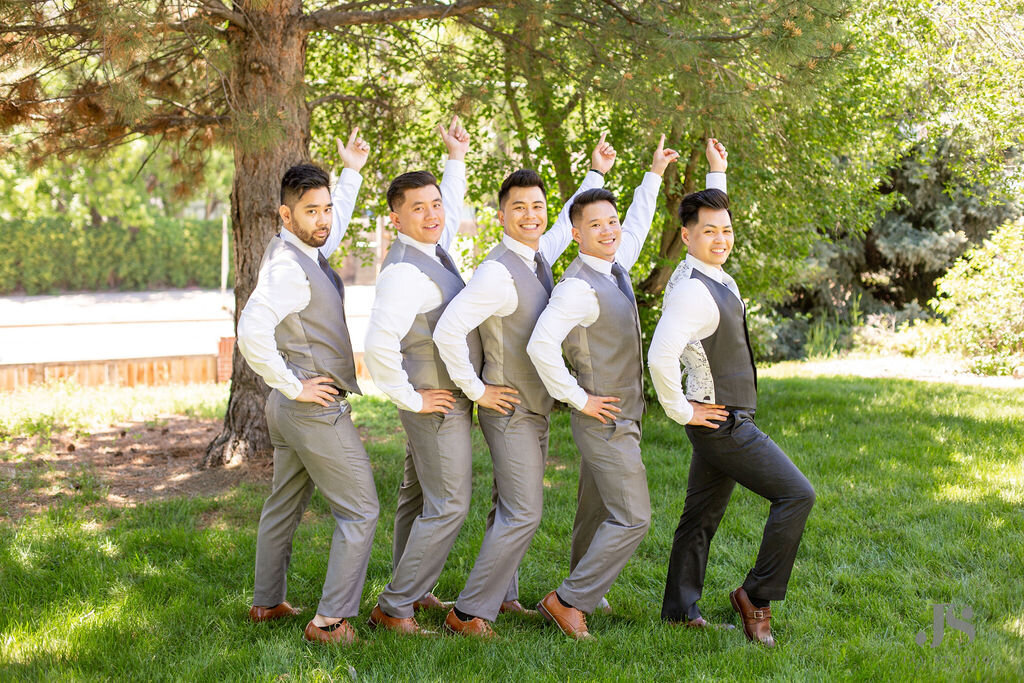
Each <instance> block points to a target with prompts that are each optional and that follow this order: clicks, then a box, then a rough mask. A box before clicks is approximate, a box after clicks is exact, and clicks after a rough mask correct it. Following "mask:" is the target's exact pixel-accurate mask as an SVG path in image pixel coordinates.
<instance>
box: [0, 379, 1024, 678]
mask: <svg viewBox="0 0 1024 683" xmlns="http://www.w3.org/2000/svg"><path fill="white" fill-rule="evenodd" d="M760 399H761V405H762V408H761V410H760V411H759V413H758V422H759V424H760V426H761V427H762V428H763V429H764V430H765V431H767V432H768V433H769V434H770V435H772V436H773V437H774V439H775V440H776V441H777V442H778V443H779V444H780V445H781V446H782V447H783V449H785V450H786V452H787V453H789V455H790V457H791V458H792V459H793V460H794V461H795V462H796V463H797V465H798V466H799V467H800V468H801V469H802V470H803V471H804V473H805V474H806V475H807V477H808V478H809V479H810V480H811V482H812V483H813V484H814V486H815V488H816V490H817V494H818V499H817V501H818V502H817V505H816V506H815V508H814V510H813V511H812V513H811V517H810V520H809V522H808V525H807V530H806V533H805V535H804V540H803V543H802V545H801V548H800V552H799V554H798V556H797V563H796V568H795V570H794V572H793V579H792V581H791V583H790V587H789V596H788V598H787V600H785V601H784V602H782V603H774V604H773V611H774V617H775V618H774V620H773V627H774V631H775V634H776V638H777V640H778V641H779V643H780V646H779V647H778V648H777V649H775V650H774V651H769V650H765V649H763V648H760V647H756V646H752V645H748V644H747V643H746V641H745V640H744V638H743V635H742V633H741V632H740V631H738V630H736V631H731V632H711V633H703V632H693V631H690V630H685V629H679V628H674V627H671V626H667V625H663V624H662V623H661V622H660V621H659V619H658V615H659V611H660V606H661V595H662V590H663V582H664V578H665V571H666V562H667V555H668V551H669V547H670V544H671V539H672V533H673V530H674V528H675V525H676V522H677V521H678V516H679V514H680V513H681V512H682V506H683V493H684V489H685V484H686V473H687V467H688V464H689V457H690V447H689V443H688V442H687V441H686V437H685V434H684V432H683V430H682V428H680V427H678V426H677V425H675V424H674V423H672V422H670V421H669V420H667V419H666V418H665V416H664V415H663V413H661V411H660V409H659V408H658V407H656V406H655V407H654V408H653V409H652V411H651V413H650V414H649V415H648V417H647V419H646V420H645V424H644V442H643V444H644V458H645V462H646V464H647V473H648V480H649V482H650V488H651V502H652V504H653V506H654V517H653V520H654V521H653V524H652V526H651V531H650V533H649V534H648V536H647V538H646V539H645V540H644V542H643V543H642V544H641V546H640V548H639V550H638V551H637V553H636V555H635V556H634V557H633V559H632V560H631V561H630V562H629V564H628V565H627V567H626V569H625V571H624V572H623V574H622V576H621V577H620V578H619V580H618V581H616V583H615V585H614V586H613V587H612V589H611V592H610V594H609V596H608V597H609V601H610V602H611V604H612V606H613V608H614V614H613V615H612V616H599V615H595V616H593V617H591V618H590V620H589V621H590V626H591V631H592V632H593V633H594V634H595V636H596V638H594V639H593V640H592V641H591V642H586V643H576V642H571V641H569V640H568V639H566V638H565V637H564V636H562V635H561V634H560V633H559V632H558V631H557V630H556V629H555V628H553V627H552V626H550V625H547V624H545V623H543V622H542V621H538V620H530V619H523V618H518V617H513V616H502V617H499V619H498V621H497V624H496V626H495V628H496V630H497V631H498V633H499V634H500V635H501V636H502V637H501V640H500V641H498V642H492V643H484V642H478V641H473V640H463V639H456V638H451V637H439V638H436V639H431V640H421V639H413V638H402V637H398V636H394V635H393V634H390V633H375V632H371V631H370V630H369V628H367V627H366V625H365V618H366V616H367V615H368V613H369V611H370V609H371V608H372V607H373V605H374V602H375V599H376V595H377V593H378V592H379V591H380V590H381V589H382V588H383V587H384V585H385V584H386V583H387V581H388V580H389V573H390V566H391V558H390V547H391V524H392V516H393V513H394V504H395V496H396V492H397V488H398V484H399V478H400V476H401V458H402V449H403V444H402V439H401V429H400V426H399V423H398V419H397V416H396V414H395V411H394V408H392V407H391V406H390V405H387V404H386V403H384V402H383V401H381V400H379V399H374V398H363V399H360V400H358V401H357V402H356V403H355V404H354V407H355V421H356V423H357V424H358V425H362V426H365V427H367V428H368V429H369V431H370V434H371V438H370V439H369V440H368V443H367V449H368V451H369V453H370V456H371V458H372V460H373V462H374V467H375V473H376V478H377V488H378V492H379V494H380V501H381V518H380V524H379V526H378V530H377V537H376V542H375V544H374V550H373V556H372V558H371V561H370V568H369V574H368V578H367V583H366V589H365V592H364V594H363V604H362V610H361V612H360V618H359V619H358V620H357V622H356V629H357V631H358V632H359V635H360V636H361V637H362V639H363V642H362V643H361V644H359V645H357V646H354V647H350V648H332V647H324V646H313V645H308V644H306V643H305V642H304V641H303V640H302V638H301V631H302V628H303V626H304V625H305V622H306V619H307V618H309V617H310V616H312V613H313V611H315V606H316V603H317V600H318V598H319V595H320V588H321V582H322V580H323V576H324V572H325V565H326V561H327V551H328V546H329V543H330V535H331V527H332V524H333V522H332V519H331V517H330V515H329V513H328V510H327V507H326V505H325V504H324V502H323V500H322V499H321V498H320V497H319V495H317V496H316V497H314V500H313V505H312V507H311V510H310V512H309V513H308V514H307V519H306V520H305V521H304V523H303V524H302V525H300V527H299V531H298V533H297V535H296V538H295V552H294V555H293V558H292V567H291V572H290V577H289V593H288V597H289V600H290V601H291V602H292V604H295V605H299V606H303V607H305V608H306V613H305V614H304V615H303V616H301V617H298V618H296V619H294V620H290V621H285V622H284V623H274V624H264V625H253V624H251V623H249V622H248V620H247V619H246V616H245V615H246V610H247V609H248V607H249V604H250V601H251V597H252V572H253V557H254V551H255V543H256V524H257V519H258V517H259V512H260V507H261V505H262V502H263V497H264V496H265V494H266V492H267V488H266V487H262V486H251V485H249V486H242V487H239V488H237V489H234V490H232V491H231V492H230V493H229V494H227V495H223V496H220V497H217V498H195V499H175V500H171V501H166V502H161V503H151V504H146V505H142V506H139V507H137V508H132V509H113V508H107V507H104V506H101V505H98V504H96V502H95V496H93V497H92V498H89V497H82V498H81V499H78V498H76V497H74V496H71V497H68V498H67V499H66V500H65V501H64V502H62V503H61V504H59V505H58V506H56V507H54V508H52V509H50V510H48V511H47V512H45V513H43V514H40V515H37V516H34V517H28V518H25V519H23V520H22V521H21V522H20V524H19V525H18V526H17V527H14V526H12V525H11V524H10V523H6V524H0V679H5V680H7V679H11V678H28V679H58V678H71V679H79V678H86V679H94V678H103V679H118V680H124V679H173V680H228V679H230V680H234V679H246V680H272V679H281V678H292V679H303V680H306V679H312V680H339V679H340V680H348V679H350V678H358V679H402V680H442V679H454V680H464V679H471V680H473V679H475V680H521V679H535V678H545V679H598V680H618V679H645V680H646V679H652V680H666V679H682V678H688V679H689V678H708V679H740V680H745V679H751V678H773V679H785V680H807V679H811V680H833V679H854V680H881V679H884V680H964V679H968V680H1020V678H1021V676H1022V671H1024V593H1022V591H1024V581H1022V575H1024V395H1022V394H1021V392H1019V391H1012V390H1002V391H994V390H982V389H975V388H965V387H960V386H953V385H945V384H928V383H919V382H910V381H898V380H866V379H849V378H784V379H766V380H764V381H762V383H761V394H760ZM181 410H183V411H186V410H188V408H187V407H183V408H181ZM194 412H195V413H197V414H203V412H204V409H202V408H196V409H194ZM25 424H33V422H32V420H28V421H27V422H25ZM8 429H9V430H10V429H11V428H10V427H9V428H8ZM474 439H475V445H476V449H475V466H476V467H475V469H476V474H475V483H474V503H473V508H472V511H471V513H470V518H469V520H468V521H467V523H466V525H465V527H464V529H463V532H462V534H461V535H460V537H459V539H458V541H457V543H456V545H455V548H454V550H453V552H452V554H451V557H450V558H449V560H448V564H447V567H446V569H445V571H444V573H443V574H442V575H441V579H440V582H439V584H438V586H437V588H436V590H435V592H436V593H437V594H438V595H439V596H441V597H442V598H445V599H454V597H455V596H456V594H457V593H458V591H459V589H460V588H461V586H462V582H463V580H464V579H465V577H466V575H467V573H468V571H469V569H470V566H471V564H472V562H473V559H474V557H475V554H476V550H477V548H478V547H479V544H480V540H481V537H482V533H483V525H484V518H485V515H486V512H487V506H488V503H489V493H490V481H491V479H490V462H489V459H488V456H487V453H486V450H485V448H484V445H483V439H482V438H481V435H480V433H479V431H478V430H477V431H476V432H475V434H474ZM577 465H578V456H577V454H576V451H575V448H574V446H573V443H572V439H571V436H570V432H569V420H568V414H567V413H565V412H561V413H558V414H557V415H556V416H555V418H554V427H553V429H552V439H551V460H550V462H549V467H548V477H547V480H546V483H547V486H548V488H547V490H546V499H545V515H544V522H543V524H542V526H541V528H540V530H539V531H538V533H537V535H536V537H535V538H534V541H533V545H532V546H531V549H530V551H529V553H528V554H527V556H526V559H525V561H524V563H523V566H522V570H521V574H520V576H521V581H520V585H521V591H522V599H523V602H524V603H534V602H536V601H537V600H538V599H540V598H541V597H542V596H543V595H544V594H545V593H546V592H547V591H549V590H551V589H553V588H554V587H555V586H557V585H558V583H559V582H560V581H561V579H562V578H563V577H564V576H565V574H566V572H567V570H568V554H569V532H570V529H571V525H572V518H573V513H574V505H575V500H576V483H575V482H576V476H577ZM88 503H91V504H88ZM767 510H768V505H767V503H766V502H765V501H763V500H762V499H760V498H758V497H757V496H755V495H753V494H751V493H749V492H748V491H746V490H743V489H740V488H737V490H736V493H734V495H733V498H732V503H731V505H730V507H729V510H728V512H727V513H726V516H725V519H724V521H723V523H722V526H721V528H720V530H719V532H718V536H717V537H716V538H715V541H714V543H713V544H712V550H711V559H710V563H709V567H708V575H707V584H706V586H705V595H704V598H703V600H702V601H701V607H702V610H703V612H704V614H705V616H707V617H708V618H709V619H712V620H717V621H722V620H726V621H731V622H733V623H738V622H737V621H736V618H735V615H733V613H732V610H731V608H730V606H729V601H728V595H727V594H728V591H730V590H732V589H733V588H735V587H736V586H738V585H739V584H740V583H741V582H742V580H743V577H744V576H745V574H746V572H747V570H748V568H749V567H750V565H751V564H752V563H753V560H754V556H755V554H756V551H757V545H758V543H759V541H760V537H761V531H762V528H763V524H764V520H765V518H766V515H767ZM0 512H2V511H0ZM0 518H3V515H0ZM935 603H952V604H954V605H956V606H957V607H958V609H962V608H964V607H970V608H971V610H972V611H973V614H972V616H971V617H970V618H969V619H968V621H969V622H970V623H971V624H972V625H973V626H974V627H975V629H976V633H975V637H974V639H973V641H969V640H968V638H967V637H966V636H965V635H964V634H963V633H959V632H955V631H952V630H951V629H949V628H947V629H946V637H945V641H944V642H943V643H942V644H941V645H939V646H938V647H936V648H932V647H929V646H928V645H924V646H920V645H918V644H916V643H915V636H916V635H917V634H918V633H919V632H920V631H922V630H926V631H927V633H928V637H929V639H930V638H931V623H932V609H933V608H932V605H933V604H935ZM958 614H959V612H958ZM442 619H443V615H441V614H436V615H434V614H431V615H428V616H426V617H424V618H422V619H421V622H422V623H424V624H425V625H426V626H428V627H431V628H439V627H440V625H441V621H442Z"/></svg>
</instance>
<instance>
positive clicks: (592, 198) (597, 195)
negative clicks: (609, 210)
mask: <svg viewBox="0 0 1024 683" xmlns="http://www.w3.org/2000/svg"><path fill="white" fill-rule="evenodd" d="M597 202H611V204H612V206H613V207H615V210H616V211H618V210H619V207H618V205H617V204H616V203H615V195H613V194H612V193H611V192H609V191H608V190H606V189H604V188H603V187H595V188H593V189H592V190H586V191H585V192H580V193H579V194H578V195H576V199H574V200H573V202H572V206H570V207H569V222H570V223H572V224H573V225H576V221H577V220H579V219H580V218H582V217H583V207H585V206H587V205H588V204H596V203H597Z"/></svg>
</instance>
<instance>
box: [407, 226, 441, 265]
mask: <svg viewBox="0 0 1024 683" xmlns="http://www.w3.org/2000/svg"><path fill="white" fill-rule="evenodd" d="M398 241H399V242H401V243H402V244H405V245H408V246H410V247H413V248H414V249H419V250H420V251H422V252H423V253H424V254H426V255H427V256H429V257H430V258H432V259H435V260H437V245H436V244H427V243H426V242H420V241H419V240H414V239H413V238H411V237H409V236H408V235H406V234H404V233H401V232H400V233H398Z"/></svg>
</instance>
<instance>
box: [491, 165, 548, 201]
mask: <svg viewBox="0 0 1024 683" xmlns="http://www.w3.org/2000/svg"><path fill="white" fill-rule="evenodd" d="M513 187H539V188H540V191H541V194H543V195H544V198H545V199H547V196H548V193H547V190H546V189H544V181H543V180H542V179H541V177H540V174H539V173H537V172H536V171H531V170H530V169H528V168H521V169H519V170H518V171H513V172H512V173H509V174H508V177H507V178H505V181H504V182H503V183H502V184H501V188H500V189H499V190H498V208H499V209H501V210H503V211H504V206H505V200H506V199H507V198H508V193H509V192H511V191H512V188H513Z"/></svg>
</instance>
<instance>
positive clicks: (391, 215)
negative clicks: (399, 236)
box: [388, 211, 402, 232]
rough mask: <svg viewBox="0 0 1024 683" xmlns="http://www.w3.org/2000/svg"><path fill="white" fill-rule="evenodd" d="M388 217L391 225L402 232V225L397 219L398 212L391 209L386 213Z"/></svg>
mask: <svg viewBox="0 0 1024 683" xmlns="http://www.w3.org/2000/svg"><path fill="white" fill-rule="evenodd" d="M388 218H390V219H391V225H393V226H395V230H397V231H398V232H402V225H401V224H400V223H399V221H398V214H397V213H395V212H394V211H392V212H391V213H389V214H388Z"/></svg>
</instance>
